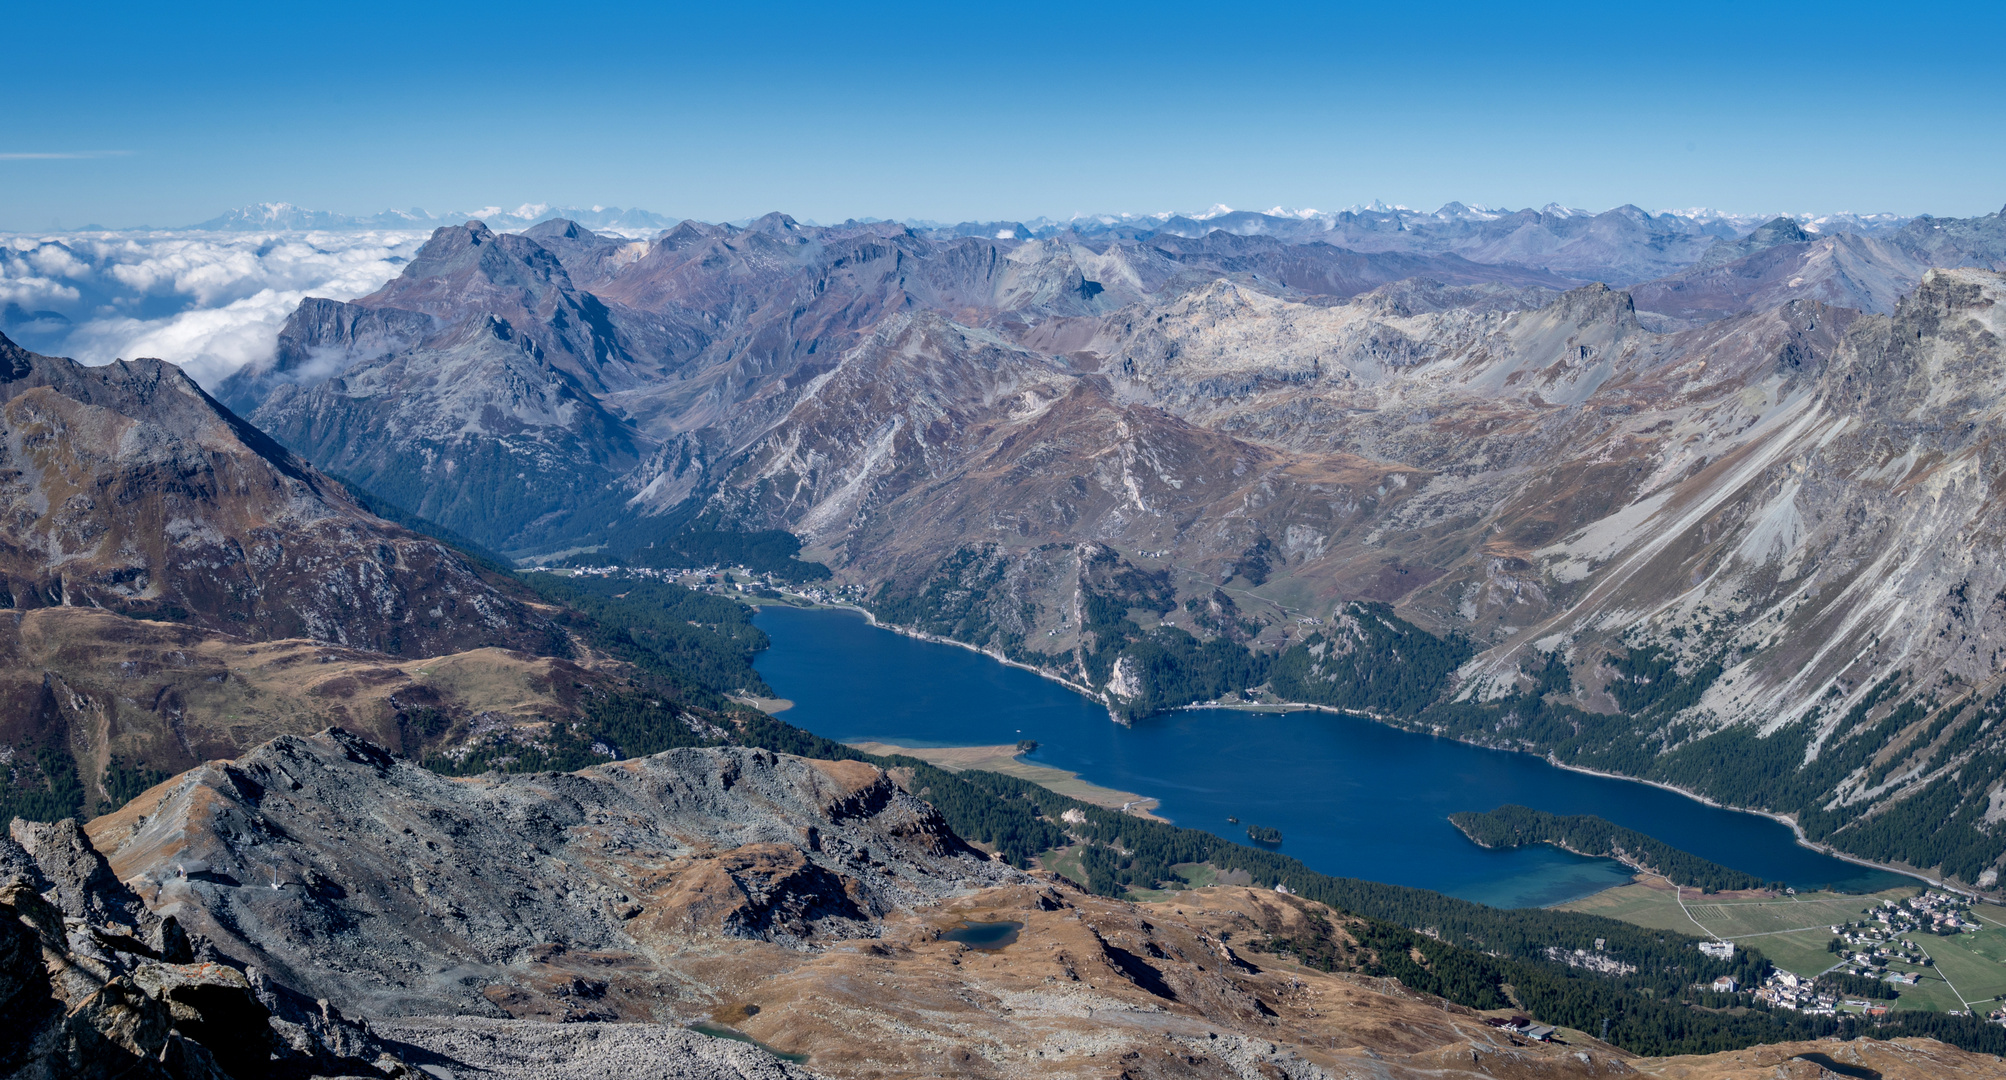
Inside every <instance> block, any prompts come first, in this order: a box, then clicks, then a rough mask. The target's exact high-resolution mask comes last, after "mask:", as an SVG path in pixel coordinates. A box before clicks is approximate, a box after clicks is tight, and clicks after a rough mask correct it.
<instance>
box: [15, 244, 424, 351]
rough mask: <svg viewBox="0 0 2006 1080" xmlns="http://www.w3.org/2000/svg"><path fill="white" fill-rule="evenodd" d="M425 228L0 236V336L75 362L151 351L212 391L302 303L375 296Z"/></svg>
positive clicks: (269, 345)
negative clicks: (308, 299)
mask: <svg viewBox="0 0 2006 1080" xmlns="http://www.w3.org/2000/svg"><path fill="white" fill-rule="evenodd" d="M427 235H429V231H411V232H404V231H395V232H393V231H364V232H311V233H289V234H281V235H272V234H265V235H256V234H248V235H247V234H219V233H214V232H146V233H139V232H133V233H88V234H76V233H70V234H15V235H0V332H4V333H5V334H6V335H7V336H8V337H10V338H13V339H14V340H15V341H17V342H19V343H20V344H21V345H22V346H24V347H26V348H29V349H33V350H35V351H36V352H42V353H49V354H52V355H57V356H69V357H73V358H75V359H77V360H79V361H81V362H83V363H86V364H106V363H110V362H111V361H113V360H116V359H121V358H123V359H137V358H139V357H158V358H160V359H162V360H167V361H171V362H173V363H175V364H179V365H181V366H182V367H183V368H185V369H187V371H188V373H189V374H190V375H192V376H194V377H195V380H196V381H197V382H199V383H201V384H202V385H203V386H205V387H214V386H215V385H216V384H217V383H219V382H220V381H222V380H223V379H224V378H225V377H226V376H228V375H229V374H230V373H231V372H233V371H236V370H237V369H238V368H240V367H243V366H244V365H246V364H254V363H260V362H262V361H265V360H268V359H270V358H271V356H272V352H273V350H274V349H275V348H276V346H277V343H278V333H279V328H280V327H281V326H283V325H284V324H285V321H286V317H287V316H288V315H290V314H292V312H293V309H294V308H296V307H298V306H299V302H300V301H301V300H302V299H304V298H306V297H308V296H324V297H328V298H330V299H335V300H351V299H354V298H355V297H358V296H362V295H365V294H367V293H370V292H374V291H375V290H376V289H377V288H378V287H379V286H381V285H382V284H383V283H384V282H386V281H388V280H390V279H391V278H393V277H395V276H396V275H397V273H398V271H399V270H400V269H401V268H402V266H403V264H404V263H405V262H406V261H408V260H409V258H410V256H411V254H412V253H413V252H415V251H416V250H417V249H418V246H419V245H420V244H422V243H424V241H425V238H426V236H427Z"/></svg>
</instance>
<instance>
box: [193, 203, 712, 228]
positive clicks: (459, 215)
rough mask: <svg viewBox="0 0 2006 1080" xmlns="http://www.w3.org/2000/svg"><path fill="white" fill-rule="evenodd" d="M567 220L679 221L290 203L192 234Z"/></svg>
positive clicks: (521, 209)
mask: <svg viewBox="0 0 2006 1080" xmlns="http://www.w3.org/2000/svg"><path fill="white" fill-rule="evenodd" d="M556 218H564V219H566V220H569V221H576V222H578V223H580V224H582V225H584V226H586V227H587V228H591V229H605V230H612V231H626V232H653V231H656V230H660V229H666V228H668V227H670V226H672V225H674V224H675V223H676V220H677V219H675V218H669V217H663V216H662V215H660V214H654V213H650V212H648V211H646V210H642V209H639V208H635V209H631V210H627V209H622V208H620V207H617V206H593V207H577V206H549V205H545V204H543V203H524V204H523V205H521V206H518V207H515V208H514V209H506V208H503V207H499V206H488V207H483V208H481V209H478V210H467V211H458V212H452V211H449V212H447V213H443V214H434V213H431V212H429V211H426V210H423V209H419V208H417V207H413V208H411V209H409V210H384V211H382V212H381V213H376V214H368V215H353V214H336V213H332V212H329V211H326V210H309V209H306V208H304V207H299V206H294V205H293V204H291V203H284V202H270V203H253V204H251V205H249V206H240V207H237V208H236V209H234V210H228V211H225V212H224V213H221V214H218V215H217V216H215V217H213V218H210V219H209V220H207V221H203V222H200V223H197V224H194V225H189V226H187V228H188V229H190V230H206V231H212V232H296V231H297V232H308V231H315V230H320V231H331V232H332V231H340V232H347V231H353V230H360V229H435V228H438V227H440V226H442V225H463V224H465V223H467V222H469V221H473V220H477V219H478V220H482V221H486V222H489V223H490V224H492V225H493V226H494V227H495V228H499V229H526V228H528V227H529V226H531V225H535V224H537V223H539V222H544V221H550V220H552V219H556Z"/></svg>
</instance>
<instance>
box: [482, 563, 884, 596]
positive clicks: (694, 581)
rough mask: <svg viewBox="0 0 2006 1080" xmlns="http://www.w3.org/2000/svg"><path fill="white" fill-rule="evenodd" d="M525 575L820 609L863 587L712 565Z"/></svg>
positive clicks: (536, 569) (529, 569) (548, 569)
mask: <svg viewBox="0 0 2006 1080" xmlns="http://www.w3.org/2000/svg"><path fill="white" fill-rule="evenodd" d="M518 572H519V573H524V574H561V575H565V576H568V577H599V578H619V579H623V580H633V581H664V582H668V583H670V584H674V585H681V586H683V587H684V588H688V589H695V590H697V591H698V592H708V593H717V594H720V595H730V594H733V593H737V594H742V595H745V596H750V597H753V598H755V599H763V600H784V601H791V602H794V603H805V604H818V605H823V606H832V605H854V604H859V603H861V602H862V601H863V599H864V591H863V587H862V586H859V585H834V586H826V587H825V586H824V585H821V584H810V585H801V584H794V583H790V582H785V581H781V580H780V579H778V578H776V577H775V576H774V575H772V574H770V573H759V572H756V571H753V570H750V569H747V568H746V567H744V566H726V565H723V564H717V563H713V564H711V565H708V566H692V567H654V566H525V567H520V568H519V569H518Z"/></svg>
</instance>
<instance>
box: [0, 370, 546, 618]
mask: <svg viewBox="0 0 2006 1080" xmlns="http://www.w3.org/2000/svg"><path fill="white" fill-rule="evenodd" d="M0 395H4V398H5V400H4V402H0V418H4V423H5V428H4V435H5V443H4V445H0V455H4V460H0V514H4V516H0V579H4V580H3V581H0V587H4V589H5V592H6V594H7V600H6V602H7V603H8V605H9V606H11V607H17V608H36V607H85V606H88V607H101V608H105V609H107V610H111V611H117V612H121V613H126V614H132V615H144V616H151V617H157V618H167V619H172V620H175V621H183V622H186V623H188V624H189V625H192V626H199V627H203V628H207V629H213V630H221V631H224V632H227V633H231V634H235V635H239V636H242V637H245V638H250V639H253V640H259V639H266V640H269V639H275V638H287V637H304V638H313V639H316V640H320V641H326V642H330V643H333V644H340V645H348V646H353V647H358V648H367V649H371V650H374V651H377V652H384V653H389V654H392V655H401V656H422V655H432V654H438V653H446V652H456V651H460V650H463V649H467V648H474V647H479V646H485V645H501V646H517V647H521V646H529V647H531V648H538V647H543V646H546V645H547V644H548V643H549V641H550V640H551V630H550V627H549V624H548V623H547V621H546V620H544V619H543V617H542V616H540V615H538V614H537V613H536V612H535V611H534V610H533V609H532V608H530V607H529V606H528V605H526V604H524V603H523V602H522V601H520V600H518V599H516V598H515V597H514V596H512V595H510V594H508V593H506V592H503V591H501V590H498V589H497V588H496V587H495V586H494V585H492V584H490V583H489V582H487V581H486V580H484V579H483V578H482V577H481V575H480V573H479V572H478V571H477V570H475V569H474V568H473V567H472V566H471V565H469V564H468V563H466V562H465V561H464V560H463V559H461V558H460V557H459V556H458V555H456V554H454V553H452V552H451V551H449V550H447V549H446V548H445V547H443V546H441V545H440V544H438V543H437V542H436V541H433V540H431V539H429V538H427V537H422V536H417V535H415V534H412V533H410V532H407V531H405V530H403V529H401V528H398V527H397V526H395V525H392V524H390V523H388V522H386V521H383V520H381V519H379V518H376V517H374V516H372V515H370V514H368V513H367V512H365V511H363V510H362V509H361V508H360V507H359V506H357V505H356V504H355V503H354V502H353V501H351V499H350V498H349V496H348V493H347V492H346V491H344V490H343V489H342V488H341V486H340V485H339V484H336V483H333V482H331V481H330V480H329V479H328V478H327V477H325V476H323V475H321V474H320V473H318V472H317V471H315V470H314V469H313V467H312V466H310V465H308V464H306V463H305V462H303V461H301V460H300V459H299V458H297V457H295V456H294V455H292V454H291V453H289V452H287V451H286V450H285V449H283V448H282V447H280V446H279V445H277V444H276V443H274V442H272V441H271V439H269V438H268V437H266V436H265V435H264V434H263V433H262V432H260V431H258V430H257V429H256V428H253V427H251V426H250V425H248V424H246V423H244V422H243V421H241V420H239V419H238V418H237V417H236V416H234V415H232V414H231V413H230V412H229V411H228V410H226V409H224V408H222V407H221V406H220V405H218V404H217V403H216V402H215V401H214V400H212V399H211V398H210V397H209V396H208V395H207V394H205V393H203V392H202V390H201V388H199V387H197V386H196V385H195V383H194V382H193V381H192V380H190V379H189V378H188V377H187V376H186V375H184V374H182V373H181V371H180V369H178V368H176V367H174V366H172V365H170V364H165V363H162V362H160V361H158V360H140V361H133V362H123V361H121V362H119V363H115V364H109V365H106V366H104V367H96V368H87V367H84V366H82V365H80V364H77V363H76V362H74V361H71V360H63V359H58V358H55V357H47V356H38V355H36V354H33V353H29V352H25V351H23V350H21V349H20V348H18V347H16V346H15V345H14V344H13V343H12V342H10V341H7V340H6V339H4V338H0Z"/></svg>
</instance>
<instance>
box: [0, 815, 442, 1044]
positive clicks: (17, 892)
mask: <svg viewBox="0 0 2006 1080" xmlns="http://www.w3.org/2000/svg"><path fill="white" fill-rule="evenodd" d="M0 1017H4V1018H5V1020H4V1023H0V1076H7V1077H22V1078H29V1077H32V1078H35V1080H44V1078H46V1080H59V1078H78V1080H82V1078H96V1077H103V1078H107V1080H109V1078H111V1077H176V1078H182V1077H186V1078H190V1080H195V1078H200V1080H210V1078H232V1077H235V1078H248V1077H260V1076H273V1077H306V1076H316V1075H358V1076H377V1077H406V1076H413V1077H415V1076H416V1075H417V1074H416V1073H415V1072H414V1071H413V1070H411V1069H410V1068H409V1067H408V1066H407V1065H406V1064H404V1063H403V1062H401V1061H399V1060H398V1059H397V1057H396V1055H395V1054H394V1053H392V1052H391V1051H390V1049H389V1048H388V1047H386V1046H385V1045H384V1044H383V1043H382V1042H381V1041H380V1040H377V1039H375V1038H374V1037H372V1036H371V1035H370V1034H369V1032H368V1029H367V1027H366V1026H363V1025H359V1024H356V1023H354V1022H351V1021H349V1020H346V1019H344V1018H343V1017H342V1015H341V1014H340V1012H339V1011H337V1010H335V1009H334V1008H332V1007H330V1006H329V1005H328V1004H327V1003H326V1002H315V1001H313V1000H311V999H308V998H304V997H301V996H300V995H298V994H296V993H293V992H292V991H290V990H287V989H286V988H285V987H283V986H279V985H276V984H274V983H272V982H271V981H270V980H269V979H266V978H265V977H264V976H263V975H262V973H260V972H259V971H257V970H256V969H248V970H247V969H244V968H241V967H238V966H231V965H229V964H225V963H219V962H218V958H217V957H216V954H215V952H214V950H213V948H210V947H209V946H208V945H207V943H206V942H201V943H198V942H196V941H192V940H191V938H190V936H189V935H188V933H187V932H186V931H184V930H183V929H182V928H181V926H180V924H179V923H177V922H176V921H175V919H174V917H173V916H171V915H170V916H165V917H162V916H160V915H158V914H156V913H154V912H153V911H151V910H149V909H148V908H147V907H146V906H145V905H144V904H142V903H141V902H140V900H139V898H138V897H136V896H134V895H133V894H132V893H131V892H130V891H129V890H127V889H126V888H125V887H124V886H122V885H120V884H119V882H118V880H117V879H116V878H115V877H113V876H112V873H111V870H110V868H109V867H108V866H107V865H106V864H105V861H104V858H103V856H101V855H99V854H98V852H97V851H96V850H95V849H94V848H92V847H91V845H90V842H89V840H88V839H87V838H86V837H85V836H84V834H83V832H82V831H81V830H80V829H78V828H77V825H76V823H75V822H74V821H63V822H58V823H56V824H53V825H41V824H36V823H32V822H26V821H22V820H20V819H18V818H17V819H15V821H14V822H13V825H12V829H11V836H9V837H5V838H0Z"/></svg>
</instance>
